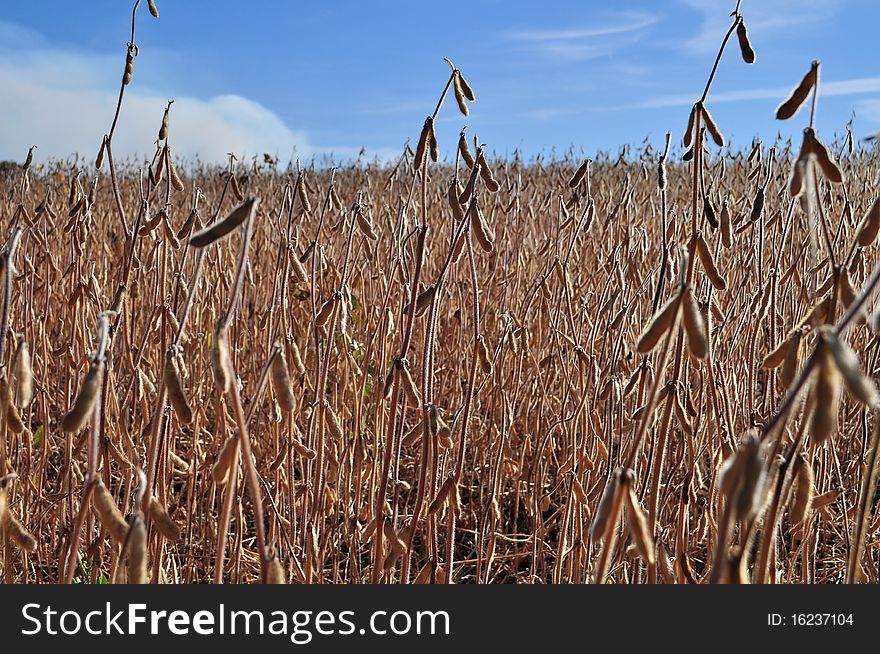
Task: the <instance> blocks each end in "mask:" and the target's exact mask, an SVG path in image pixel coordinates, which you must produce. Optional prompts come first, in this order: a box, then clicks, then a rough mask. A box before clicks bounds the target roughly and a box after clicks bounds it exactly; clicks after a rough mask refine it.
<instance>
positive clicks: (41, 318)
mask: <svg viewBox="0 0 880 654" xmlns="http://www.w3.org/2000/svg"><path fill="white" fill-rule="evenodd" d="M139 4H140V3H139V2H135V5H134V9H133V12H132V22H131V39H130V41H129V42H128V44H127V46H126V53H125V65H124V68H123V77H122V81H121V84H120V91H119V98H118V102H117V105H116V112H115V115H114V118H113V121H112V124H111V127H110V129H109V131H108V133H107V134H106V135H105V136H104V137H103V139H102V140H101V143H100V146H99V152H98V155H97V159H96V161H95V162H94V165H92V163H91V162H88V163H87V162H83V161H81V160H80V159H79V158H75V159H71V160H70V161H68V162H64V163H59V162H48V163H42V164H39V165H35V164H34V148H31V149H30V150H29V151H28V153H27V156H26V160H25V162H24V164H23V165H22V166H19V167H14V168H12V169H6V170H5V171H4V172H2V173H0V174H2V177H0V191H2V193H3V199H4V204H3V210H2V221H0V230H2V232H0V233H2V234H3V235H4V237H5V238H6V243H5V245H4V246H3V248H2V250H0V274H2V275H0V277H2V280H3V285H2V294H0V335H2V337H0V401H2V404H3V407H2V410H0V430H2V439H0V543H2V545H0V551H2V558H0V570H2V579H3V581H5V582H7V583H35V582H64V583H71V582H78V583H96V582H99V581H100V582H104V581H109V582H131V583H199V582H214V583H223V582H232V583H241V582H264V583H503V582H518V583H587V582H595V583H609V582H613V583H702V582H712V583H720V582H733V583H745V582H755V583H790V582H798V583H801V582H802V583H834V582H849V583H854V582H861V581H867V582H872V583H875V582H877V581H878V575H880V571H878V564H880V548H878V543H880V541H878V536H877V532H878V528H880V517H878V516H876V515H875V511H874V505H875V497H876V485H877V479H876V474H877V470H876V468H877V466H876V459H877V448H878V440H880V412H878V399H880V395H878V391H877V388H876V386H875V383H874V381H873V376H874V371H876V370H877V368H878V343H880V338H878V334H880V320H878V319H877V316H876V315H875V312H874V310H873V309H874V305H875V303H876V297H875V296H876V287H877V286H878V284H880V267H878V266H877V262H878V260H880V259H878V257H877V256H876V251H877V237H878V234H880V199H878V197H880V183H878V178H877V174H876V172H875V171H876V170H877V168H878V165H880V159H878V154H877V151H876V150H874V149H870V147H867V146H864V145H862V144H861V143H859V142H857V141H856V139H855V138H854V137H853V134H852V131H851V125H850V124H848V125H847V126H846V137H845V138H844V139H843V140H841V141H836V142H833V143H829V142H825V141H823V140H822V138H820V135H819V134H818V133H817V131H816V128H815V115H816V111H817V107H818V100H819V97H820V90H821V87H820V75H819V73H820V70H821V65H820V62H818V61H815V62H813V63H812V64H811V65H810V68H809V71H808V72H807V74H806V75H805V76H804V78H803V79H802V81H801V82H800V83H799V85H798V86H797V87H796V89H795V90H794V92H793V93H792V95H791V97H790V98H789V99H788V100H786V101H785V102H784V103H783V104H782V105H781V106H780V107H779V109H778V111H777V115H776V118H777V119H779V120H790V119H793V118H795V117H796V116H797V115H798V113H799V110H800V109H801V108H802V107H805V106H807V105H808V104H809V107H810V108H809V121H808V124H807V127H805V129H804V132H803V140H802V142H801V143H800V144H799V145H798V144H792V143H791V142H787V141H782V140H778V141H777V142H775V143H772V144H764V143H762V142H760V141H757V140H756V141H754V142H753V144H752V147H751V149H750V151H746V152H739V151H734V150H732V149H730V147H729V146H728V145H727V144H726V141H725V138H724V135H723V133H722V131H721V129H720V127H721V126H719V125H718V124H717V123H716V122H715V120H714V119H713V117H712V115H711V114H710V112H709V106H710V105H711V95H710V92H711V88H712V83H713V80H714V78H715V75H716V72H717V70H718V64H719V62H720V61H721V58H722V56H723V55H724V53H725V51H726V49H727V46H728V44H729V43H730V42H731V40H732V38H733V36H734V35H735V36H736V42H737V44H738V46H739V50H740V55H741V57H742V59H743V61H744V62H745V64H751V63H753V62H754V61H755V60H756V54H755V50H754V49H753V48H752V45H751V43H750V42H749V37H748V33H747V29H746V23H745V20H744V17H743V15H742V14H741V13H740V7H739V5H737V7H736V9H735V11H734V12H733V14H732V15H731V19H732V20H731V24H730V28H729V30H728V31H727V33H726V35H725V37H724V39H723V42H722V45H721V47H720V48H719V51H718V55H717V57H716V58H715V60H714V64H713V66H712V68H711V72H710V75H709V77H708V80H707V83H706V85H705V88H704V91H703V93H702V95H701V96H700V97H699V99H698V100H697V101H696V102H695V103H694V105H693V107H692V109H691V111H690V116H689V118H688V121H687V128H686V131H685V134H684V137H683V139H682V148H681V149H679V148H678V147H676V146H674V145H673V143H672V138H671V135H670V134H667V138H666V143H665V147H664V149H663V151H662V152H655V151H654V149H653V148H652V147H651V145H650V144H648V143H645V144H644V145H642V147H641V148H640V149H638V150H637V151H636V150H631V149H630V148H628V147H625V148H622V149H621V150H620V152H619V153H618V154H616V155H615V154H612V153H607V152H600V153H598V154H597V155H596V156H595V157H594V158H592V159H587V160H575V159H574V158H573V157H571V156H568V157H565V158H562V159H558V160H546V159H545V158H543V157H538V158H536V159H535V160H534V161H532V162H530V163H525V162H524V161H523V160H522V159H521V158H520V157H518V156H515V157H513V158H511V159H506V160H502V159H496V158H495V157H493V156H491V154H490V152H491V150H490V147H489V146H488V145H486V144H484V143H482V142H481V141H480V139H479V138H477V137H476V135H473V136H472V135H470V134H469V133H468V132H467V131H466V129H462V131H461V134H460V137H459V140H458V143H457V144H450V147H449V148H448V150H446V149H443V150H441V147H443V148H445V144H441V143H439V142H438V139H437V135H436V133H435V130H434V125H435V122H436V121H437V120H438V117H439V115H440V112H441V111H443V110H444V104H445V100H446V99H447V96H449V95H450V91H451V95H452V96H453V97H454V100H455V106H452V107H449V106H447V108H446V109H447V111H452V112H454V111H456V108H457V111H458V112H459V113H460V114H461V116H462V117H465V118H466V117H467V116H468V115H469V113H470V111H471V110H472V106H474V103H475V102H476V100H477V97H476V94H475V93H474V90H473V88H472V87H471V85H470V84H469V82H468V80H467V79H466V78H465V76H464V75H463V73H462V71H461V70H460V69H459V68H457V67H456V66H455V64H453V62H452V61H450V60H448V59H447V60H446V63H447V64H448V65H449V68H450V72H449V77H448V78H447V80H446V83H445V86H443V88H442V91H441V93H440V96H439V99H438V102H437V104H436V106H435V107H434V109H433V111H432V113H431V114H430V115H428V116H427V117H426V118H425V120H424V122H423V123H422V127H421V131H420V133H419V135H418V140H417V141H416V146H415V149H414V150H413V149H411V148H410V147H409V146H407V147H405V148H404V150H403V152H402V154H401V155H400V157H399V158H397V159H396V160H395V161H393V162H391V163H390V164H379V163H370V164H365V163H353V164H349V165H347V166H343V167H335V168H322V167H319V166H317V165H315V164H314V163H311V164H305V163H301V162H295V164H291V165H289V166H288V167H287V169H286V170H285V169H282V168H280V167H279V165H278V161H277V160H276V159H274V158H273V157H271V156H270V155H265V156H263V157H261V158H254V159H253V160H250V161H243V160H241V159H239V158H238V157H236V156H235V155H234V154H230V156H229V162H228V165H227V166H225V167H222V168H217V167H213V166H205V165H184V164H183V163H182V162H181V161H180V160H179V159H176V158H175V156H174V154H173V149H172V143H173V139H174V135H175V132H174V107H173V104H172V103H171V102H169V103H168V105H167V106H166V107H165V108H164V112H163V113H162V118H161V122H160V123H159V124H160V127H159V131H158V135H157V138H156V140H155V143H154V146H155V147H154V150H152V149H151V151H154V155H153V156H152V157H151V158H149V159H147V160H145V161H131V160H129V161H115V160H114V158H113V134H114V131H115V129H116V125H117V123H118V121H119V120H124V115H125V113H124V102H123V101H124V95H125V91H126V89H127V88H128V86H129V85H131V84H132V83H134V80H135V65H134V64H135V60H136V57H138V56H139V47H138V44H137V43H136V41H135V27H136V22H137V19H138V18H139V17H140V15H141V14H143V12H142V11H140V12H139ZM147 7H148V9H149V12H150V14H151V15H152V16H153V17H155V18H158V14H159V12H158V9H157V8H156V5H155V3H153V2H152V1H150V2H149V3H148V5H147ZM449 104H450V105H451V103H449ZM770 118H771V117H769V116H768V119H770ZM157 122H158V121H157Z"/></svg>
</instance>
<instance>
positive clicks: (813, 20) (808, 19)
mask: <svg viewBox="0 0 880 654" xmlns="http://www.w3.org/2000/svg"><path fill="white" fill-rule="evenodd" d="M680 2H681V3H683V4H684V5H686V6H688V7H690V8H691V9H693V10H695V11H697V12H699V13H700V14H702V23H701V25H700V29H699V32H698V33H697V34H696V35H695V36H694V37H693V38H691V39H689V40H687V41H686V42H685V44H684V45H685V47H686V48H687V50H688V51H689V52H691V53H692V54H706V53H709V52H714V51H715V50H717V49H718V45H719V44H720V43H721V39H722V37H723V36H724V33H725V32H726V31H727V29H728V27H730V16H729V14H730V7H731V2H730V0H680ZM840 2H841V0H760V2H749V3H748V5H746V6H744V7H743V9H742V12H743V15H744V16H745V19H746V25H747V26H748V28H749V33H750V35H751V37H752V40H753V41H754V43H755V46H756V48H758V49H760V43H761V39H762V37H767V36H769V35H772V34H778V33H780V32H783V31H785V30H792V29H793V28H795V27H801V26H805V25H817V24H821V23H822V22H824V21H826V20H828V19H829V18H831V16H833V15H834V13H835V11H836V10H837V7H838V5H839V4H840ZM678 46H679V44H676V47H678ZM759 55H760V52H759Z"/></svg>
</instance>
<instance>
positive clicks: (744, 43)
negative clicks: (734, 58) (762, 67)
mask: <svg viewBox="0 0 880 654" xmlns="http://www.w3.org/2000/svg"><path fill="white" fill-rule="evenodd" d="M736 38H737V40H738V41H739V51H740V54H742V58H743V61H744V62H746V63H747V64H753V63H755V51H754V50H753V49H752V44H751V43H750V42H749V33H748V31H747V30H746V23H745V21H744V20H743V19H742V18H740V19H739V22H738V23H737V25H736Z"/></svg>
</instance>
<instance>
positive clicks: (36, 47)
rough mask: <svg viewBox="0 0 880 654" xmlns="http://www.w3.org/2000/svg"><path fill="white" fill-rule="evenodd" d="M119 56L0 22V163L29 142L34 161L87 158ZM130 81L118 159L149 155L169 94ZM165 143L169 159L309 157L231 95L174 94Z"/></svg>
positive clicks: (101, 126)
mask: <svg viewBox="0 0 880 654" xmlns="http://www.w3.org/2000/svg"><path fill="white" fill-rule="evenodd" d="M119 70H120V68H119V57H118V56H116V57H111V56H107V55H103V54H100V53H94V52H79V51H69V50H62V49H59V48H54V47H52V46H51V45H50V44H48V43H47V41H46V40H45V39H44V38H42V37H41V36H40V35H39V34H37V33H35V32H32V31H31V30H27V29H24V28H20V27H18V26H16V25H14V24H10V23H5V22H0V88H3V89H4V91H5V101H4V102H3V103H0V124H2V125H3V126H4V138H3V140H2V143H0V158H11V159H20V158H21V157H22V156H23V153H25V152H27V148H28V147H29V146H30V145H31V144H34V143H36V144H38V145H39V146H40V147H39V149H38V150H37V155H38V156H39V157H40V158H41V159H42V158H48V157H57V158H60V157H66V156H67V155H68V154H70V153H72V152H79V153H81V154H83V155H85V156H87V157H92V156H94V154H95V153H96V152H97V149H98V145H99V144H100V142H101V136H102V135H103V134H104V133H105V132H106V130H107V129H108V127H109V125H110V120H111V118H112V115H113V110H114V109H115V106H116V94H117V89H118V86H117V84H118V80H119ZM137 77H138V76H137V69H136V70H135V82H134V84H132V86H131V87H129V89H128V90H127V92H126V95H125V102H124V104H123V108H122V117H121V119H120V122H119V127H118V130H117V132H116V134H115V136H114V140H113V143H114V151H115V153H116V154H117V156H119V157H125V156H132V155H135V154H141V155H143V154H147V153H149V152H150V151H151V148H152V142H153V140H154V139H155V137H156V131H157V130H158V124H159V121H160V119H161V116H162V111H163V109H164V107H165V103H166V101H167V100H168V99H170V98H171V97H173V96H171V95H169V94H168V93H167V91H164V92H163V90H162V89H161V88H153V89H147V88H145V87H144V86H143V85H138V83H137ZM174 99H175V103H174V107H173V109H172V120H171V129H172V143H173V146H174V150H175V152H176V153H177V154H179V155H182V156H185V157H196V156H198V157H199V158H200V159H202V160H203V161H221V160H223V159H224V158H225V154H226V152H229V151H235V152H238V153H248V154H259V153H261V152H269V153H273V154H274V153H279V154H281V155H282V156H283V155H286V154H288V153H289V152H291V150H292V149H293V148H296V149H297V152H298V153H299V154H301V155H305V156H308V155H309V154H313V153H314V149H313V148H311V147H310V146H309V144H308V143H307V141H306V138H305V135H304V134H303V133H301V132H295V131H293V130H291V129H290V128H289V127H288V126H287V125H285V124H284V121H282V120H281V119H280V118H279V117H278V116H277V115H276V114H275V113H274V112H272V111H271V110H269V109H268V108H266V107H264V106H263V105H261V104H260V103H259V102H256V101H254V100H252V99H249V98H245V97H242V96H239V95H232V94H226V95H217V96H214V97H210V98H196V97H187V96H177V97H175V98H174Z"/></svg>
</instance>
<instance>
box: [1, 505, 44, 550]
mask: <svg viewBox="0 0 880 654" xmlns="http://www.w3.org/2000/svg"><path fill="white" fill-rule="evenodd" d="M6 529H7V533H8V534H9V537H10V538H11V539H12V540H13V541H15V542H16V543H18V546H19V547H21V548H22V549H23V550H26V551H28V552H33V551H34V550H36V549H37V539H36V538H34V537H33V535H32V534H31V532H29V531H28V530H27V528H26V527H25V526H24V525H23V524H22V523H21V521H20V520H19V519H18V518H17V517H16V516H15V514H13V513H12V511H11V510H10V509H8V508H7V509H6Z"/></svg>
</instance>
